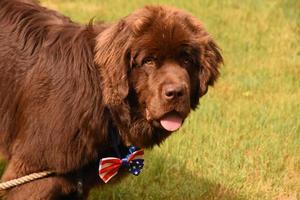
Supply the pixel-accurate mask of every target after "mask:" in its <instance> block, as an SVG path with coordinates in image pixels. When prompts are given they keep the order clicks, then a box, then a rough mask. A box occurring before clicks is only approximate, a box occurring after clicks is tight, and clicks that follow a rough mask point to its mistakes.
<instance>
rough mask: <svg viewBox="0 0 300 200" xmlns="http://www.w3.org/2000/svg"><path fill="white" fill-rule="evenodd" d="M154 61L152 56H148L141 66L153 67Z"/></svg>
mask: <svg viewBox="0 0 300 200" xmlns="http://www.w3.org/2000/svg"><path fill="white" fill-rule="evenodd" d="M155 61H156V59H155V57H154V56H149V57H146V58H144V59H143V61H142V65H154V64H155Z"/></svg>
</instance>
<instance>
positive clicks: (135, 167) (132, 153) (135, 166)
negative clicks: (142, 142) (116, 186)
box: [99, 146, 144, 183]
mask: <svg viewBox="0 0 300 200" xmlns="http://www.w3.org/2000/svg"><path fill="white" fill-rule="evenodd" d="M143 155H144V150H143V149H140V150H137V149H136V148H135V147H134V146H130V147H129V153H128V155H127V156H126V157H125V158H122V159H119V158H115V157H108V158H102V159H101V160H100V164H99V176H100V178H101V179H102V180H103V181H104V182H105V183H107V182H108V181H109V180H110V179H111V178H112V177H114V176H115V175H117V173H118V171H119V169H120V168H121V167H125V168H127V169H128V171H129V172H130V173H132V174H133V175H135V176H137V175H139V174H140V172H141V169H142V168H143V166H144V159H143Z"/></svg>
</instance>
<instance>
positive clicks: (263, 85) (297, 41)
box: [42, 0, 300, 200]
mask: <svg viewBox="0 0 300 200" xmlns="http://www.w3.org/2000/svg"><path fill="white" fill-rule="evenodd" d="M42 2H43V4H44V5H46V6H48V7H51V8H54V9H57V10H59V11H61V12H63V13H64V14H66V15H68V16H70V17H71V18H72V19H74V20H75V21H78V22H83V23H86V22H88V21H89V19H91V18H92V17H96V19H99V20H108V21H113V20H118V19H119V18H121V17H123V16H125V15H127V14H128V13H130V12H132V11H133V10H135V9H136V8H139V7H142V6H143V5H145V4H149V3H151V4H157V3H160V4H165V5H173V6H176V7H179V8H182V9H185V10H187V11H190V12H191V13H193V14H194V15H195V16H197V17H198V18H199V19H201V20H202V21H203V22H204V23H205V24H206V27H207V29H208V30H209V32H210V33H212V35H213V36H214V38H215V40H216V41H217V42H218V44H219V45H220V46H221V48H222V49H223V55H224V59H225V66H223V68H222V70H221V74H222V76H221V77H220V79H219V81H218V83H217V84H216V85H215V87H214V88H211V89H210V90H209V93H208V94H207V95H206V96H205V97H204V98H203V100H202V101H201V106H200V107H199V108H198V109H197V111H195V112H193V113H192V115H191V116H190V117H189V119H188V121H187V122H186V123H185V125H184V127H183V129H181V130H180V131H179V132H177V133H175V134H174V135H173V136H171V137H170V138H169V139H168V140H167V141H166V142H165V143H164V144H163V145H162V146H161V147H156V148H154V149H153V150H152V151H146V158H145V162H146V165H145V167H144V170H143V173H142V174H141V175H140V176H138V177H132V176H129V177H128V178H126V179H125V180H123V181H122V182H121V183H120V184H117V185H113V186H111V185H110V184H107V186H105V187H104V189H101V190H94V191H93V193H92V194H91V196H90V200H100V199H137V200H139V199H145V200H152V199H153V200H156V199H176V200H182V199H197V200H206V199H211V200H212V199H228V200H244V199H245V200H248V199H249V200H256V199H262V200H297V199H300V12H299V10H300V1H298V0H290V1H284V0H265V1H261V0H245V1H238V0H224V1H217V0H213V1H212V0H190V1H184V0H181V1H176V0H164V1H154V0H151V1H146V0H132V1H125V0H116V1H108V0H102V1H97V0H65V1H59V0H42ZM95 176H97V174H95Z"/></svg>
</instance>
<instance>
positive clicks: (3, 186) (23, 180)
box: [0, 171, 54, 191]
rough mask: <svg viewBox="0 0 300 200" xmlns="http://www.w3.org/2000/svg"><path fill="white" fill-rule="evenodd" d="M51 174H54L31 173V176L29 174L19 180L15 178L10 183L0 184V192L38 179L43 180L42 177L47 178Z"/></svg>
mask: <svg viewBox="0 0 300 200" xmlns="http://www.w3.org/2000/svg"><path fill="white" fill-rule="evenodd" d="M51 174H54V172H50V171H44V172H39V173H32V174H29V175H27V176H23V177H21V178H17V179H13V180H10V181H6V182H3V183H0V191H1V190H6V189H9V188H12V187H15V186H18V185H22V184H24V183H28V182H30V181H34V180H37V179H40V178H44V177H46V176H49V175H51Z"/></svg>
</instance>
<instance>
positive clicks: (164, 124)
mask: <svg viewBox="0 0 300 200" xmlns="http://www.w3.org/2000/svg"><path fill="white" fill-rule="evenodd" d="M146 118H147V120H148V121H152V123H153V125H154V126H156V127H158V128H163V129H165V130H166V131H168V132H174V131H176V130H178V129H179V128H180V127H181V126H182V124H183V120H184V117H182V115H181V114H180V113H179V112H177V111H175V110H173V111H170V112H167V113H165V114H164V115H162V116H161V117H159V118H158V119H152V118H151V114H150V112H149V110H148V109H146Z"/></svg>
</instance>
